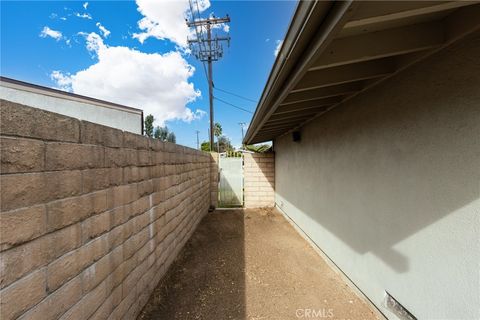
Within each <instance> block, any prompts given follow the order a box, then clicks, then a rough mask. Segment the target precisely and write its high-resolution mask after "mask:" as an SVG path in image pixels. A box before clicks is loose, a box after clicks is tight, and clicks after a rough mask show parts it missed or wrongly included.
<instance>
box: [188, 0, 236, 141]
mask: <svg viewBox="0 0 480 320" xmlns="http://www.w3.org/2000/svg"><path fill="white" fill-rule="evenodd" d="M196 7H197V14H198V19H196V18H195V12H194V8H193V3H192V0H190V11H191V14H192V20H191V21H188V20H187V26H188V27H190V28H192V27H193V28H195V33H196V38H195V39H188V44H189V45H190V49H191V50H192V53H193V54H194V55H195V57H196V58H197V59H198V60H200V61H202V63H205V62H208V76H207V78H208V79H207V81H208V97H209V100H210V149H212V147H213V137H214V131H213V125H214V116H213V70H212V69H213V68H212V62H214V61H218V60H219V59H220V58H221V57H222V56H223V47H222V45H221V42H222V41H227V42H228V44H230V37H218V36H215V37H214V38H212V28H213V27H214V26H215V25H219V24H225V23H228V22H230V17H229V16H228V15H227V16H226V17H223V18H217V17H215V16H213V15H212V16H210V17H208V18H207V19H201V18H200V12H199V10H198V3H197V6H196ZM204 28H205V29H206V31H207V35H206V37H205V36H204V35H203V29H204ZM204 67H205V65H204Z"/></svg>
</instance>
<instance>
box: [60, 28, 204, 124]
mask: <svg viewBox="0 0 480 320" xmlns="http://www.w3.org/2000/svg"><path fill="white" fill-rule="evenodd" d="M85 36H86V39H87V49H88V50H89V51H92V52H93V53H95V54H96V56H97V57H98V62H96V63H95V64H93V65H91V66H90V67H88V68H87V69H85V70H82V71H79V72H77V73H75V74H68V73H67V74H64V73H62V72H59V71H54V72H52V74H51V77H52V79H53V80H54V81H55V82H56V83H57V85H58V86H59V87H60V88H62V89H64V90H65V89H66V90H71V91H73V92H75V93H78V94H82V95H86V96H91V97H95V98H99V99H104V100H108V101H112V102H116V103H119V104H124V105H128V106H132V107H136V108H141V109H143V110H144V114H152V115H153V116H154V117H155V118H156V120H157V121H156V124H158V125H163V124H164V122H165V121H167V120H173V119H180V120H183V121H187V122H190V121H192V120H196V119H199V118H201V117H202V116H203V115H204V114H205V112H204V111H202V110H196V111H192V110H191V109H189V108H187V107H186V104H188V103H189V102H193V101H195V100H196V99H197V98H198V97H200V95H201V94H200V91H199V90H196V89H195V88H194V85H193V83H191V82H189V81H188V80H189V78H190V77H191V76H192V75H193V73H194V71H195V69H194V68H193V67H192V66H191V65H189V64H188V63H187V61H186V60H185V59H184V58H183V57H182V55H181V54H180V53H179V52H168V53H165V54H159V53H151V54H149V53H143V52H140V51H137V50H135V49H131V48H128V47H121V46H119V47H113V46H108V45H105V44H104V43H103V40H102V38H101V37H100V36H99V35H98V34H96V33H90V34H88V35H85Z"/></svg>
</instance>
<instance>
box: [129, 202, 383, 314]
mask: <svg viewBox="0 0 480 320" xmlns="http://www.w3.org/2000/svg"><path fill="white" fill-rule="evenodd" d="M312 315H315V318H328V319H364V320H366V319H377V317H376V316H375V314H374V313H373V312H372V310H371V309H370V308H369V306H367V305H366V304H365V302H364V301H363V300H361V299H360V298H359V297H358V296H356V295H355V294H354V293H353V291H352V290H351V289H350V288H349V287H348V286H347V285H346V283H345V282H344V281H343V280H342V278H341V277H340V276H339V275H338V274H336V273H335V272H334V271H333V270H332V269H331V268H330V267H329V266H328V265H327V264H326V263H325V261H324V260H323V259H322V258H321V257H320V256H319V255H318V254H317V253H316V252H315V251H314V250H313V249H312V247H310V245H309V244H308V243H307V242H306V241H305V240H304V239H303V238H302V237H301V236H300V235H299V234H298V233H297V232H296V231H295V230H294V229H293V227H292V226H291V225H290V224H289V223H288V222H287V221H286V220H285V218H284V217H283V216H282V215H281V214H279V213H278V211H276V210H273V209H247V210H240V209H239V210H225V211H216V212H214V213H211V214H208V215H207V216H206V217H205V218H204V219H203V220H202V222H201V223H200V224H199V226H198V228H197V230H196V231H195V232H194V234H193V236H192V238H191V239H190V240H189V241H188V243H187V245H186V247H185V248H184V249H183V250H182V253H181V254H180V257H179V259H178V260H177V261H176V262H175V263H174V265H173V266H172V267H171V268H170V271H169V272H168V273H167V276H166V277H165V278H164V280H163V281H162V282H161V283H160V284H159V285H158V286H157V288H156V289H155V291H154V293H153V294H152V296H151V297H150V300H149V302H148V303H147V305H146V306H145V308H144V310H143V311H142V313H141V314H140V316H139V318H138V319H168V320H169V319H252V320H259V319H297V318H308V317H311V316H312Z"/></svg>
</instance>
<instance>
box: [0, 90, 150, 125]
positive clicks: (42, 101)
mask: <svg viewBox="0 0 480 320" xmlns="http://www.w3.org/2000/svg"><path fill="white" fill-rule="evenodd" d="M7 85H9V84H8V83H6V84H2V85H1V86H0V98H1V99H5V100H8V101H13V102H17V103H19V104H23V105H27V106H30V107H33V108H38V109H43V110H47V111H51V112H55V113H59V114H63V115H66V116H69V117H73V118H77V119H80V120H87V121H90V122H94V123H98V124H102V125H104V126H109V127H112V128H116V129H120V130H125V131H128V132H132V133H136V134H142V121H143V119H142V115H141V113H139V112H138V111H136V112H133V111H129V110H126V109H125V110H121V109H119V108H115V107H107V106H102V105H99V104H95V103H93V102H87V101H80V100H78V99H67V98H65V97H62V96H61V95H58V94H57V95H54V94H52V95H46V94H42V93H35V92H31V91H25V90H19V89H16V88H10V87H7ZM31 90H35V89H31ZM37 91H38V90H37Z"/></svg>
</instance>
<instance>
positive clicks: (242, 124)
mask: <svg viewBox="0 0 480 320" xmlns="http://www.w3.org/2000/svg"><path fill="white" fill-rule="evenodd" d="M238 124H239V125H240V128H242V149H245V148H244V146H243V128H244V127H245V125H246V123H245V122H239V123H238Z"/></svg>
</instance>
